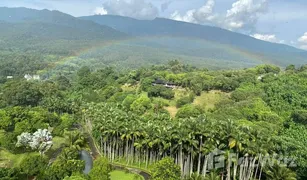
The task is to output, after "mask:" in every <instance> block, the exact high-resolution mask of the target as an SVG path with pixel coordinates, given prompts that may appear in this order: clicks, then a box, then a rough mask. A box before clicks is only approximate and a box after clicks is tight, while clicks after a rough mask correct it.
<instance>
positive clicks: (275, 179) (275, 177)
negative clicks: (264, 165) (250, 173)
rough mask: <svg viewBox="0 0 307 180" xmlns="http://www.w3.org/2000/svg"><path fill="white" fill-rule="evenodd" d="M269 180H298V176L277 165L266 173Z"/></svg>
mask: <svg viewBox="0 0 307 180" xmlns="http://www.w3.org/2000/svg"><path fill="white" fill-rule="evenodd" d="M266 177H267V179H268V180H296V174H295V173H294V172H292V171H291V170H290V169H288V168H286V167H284V166H280V165H278V164H277V163H275V164H274V165H273V166H271V167H269V168H268V170H267V171H266Z"/></svg>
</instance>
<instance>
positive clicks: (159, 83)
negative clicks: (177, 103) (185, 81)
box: [152, 79, 177, 88]
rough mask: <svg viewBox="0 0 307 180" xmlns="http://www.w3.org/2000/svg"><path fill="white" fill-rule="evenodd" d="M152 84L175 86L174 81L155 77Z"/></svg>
mask: <svg viewBox="0 0 307 180" xmlns="http://www.w3.org/2000/svg"><path fill="white" fill-rule="evenodd" d="M152 85H153V86H157V85H161V86H164V87H167V88H175V87H177V86H176V84H175V83H173V82H166V81H163V80H161V79H156V80H155V81H153V82H152Z"/></svg>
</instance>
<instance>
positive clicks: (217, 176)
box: [205, 171, 221, 180]
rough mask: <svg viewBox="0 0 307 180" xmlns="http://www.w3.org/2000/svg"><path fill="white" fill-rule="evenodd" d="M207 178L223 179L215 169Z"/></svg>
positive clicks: (213, 179)
mask: <svg viewBox="0 0 307 180" xmlns="http://www.w3.org/2000/svg"><path fill="white" fill-rule="evenodd" d="M205 180H221V177H220V176H219V175H218V174H217V173H216V172H214V171H212V172H210V173H209V174H208V176H206V177H205Z"/></svg>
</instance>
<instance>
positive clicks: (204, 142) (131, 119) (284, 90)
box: [0, 61, 307, 180]
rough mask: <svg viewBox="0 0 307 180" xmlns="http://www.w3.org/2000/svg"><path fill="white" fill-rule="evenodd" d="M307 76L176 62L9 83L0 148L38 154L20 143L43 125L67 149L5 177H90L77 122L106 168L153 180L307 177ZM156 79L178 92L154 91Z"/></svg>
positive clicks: (299, 71)
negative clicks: (64, 140) (131, 170)
mask: <svg viewBox="0 0 307 180" xmlns="http://www.w3.org/2000/svg"><path fill="white" fill-rule="evenodd" d="M306 73H307V67H306V66H302V67H299V68H295V67H294V66H288V67H287V68H286V69H285V70H281V69H280V68H279V67H275V66H272V65H261V66H257V67H254V68H249V69H244V70H220V71H208V70H207V69H198V68H195V67H192V66H189V65H183V64H181V63H179V62H178V61H171V62H169V63H168V64H167V65H160V66H152V67H146V68H145V67H144V68H139V69H137V70H133V71H120V72H119V71H116V70H115V69H113V68H110V67H108V68H104V69H100V70H96V71H92V70H91V69H90V68H88V67H82V68H80V69H79V70H78V71H77V72H76V73H73V72H72V73H70V74H67V75H66V74H65V76H64V75H61V74H58V75H53V76H52V78H49V79H48V80H44V81H39V82H37V81H26V80H23V79H16V78H15V79H12V80H5V78H3V83H2V84H1V93H0V96H1V99H0V106H1V110H0V121H1V124H0V125H1V126H0V128H1V132H2V134H3V136H0V137H1V141H0V142H1V147H2V148H3V149H5V150H6V151H9V152H11V153H14V154H22V153H26V152H27V153H31V152H33V151H35V149H31V148H26V147H19V146H16V143H17V140H18V138H17V137H18V136H20V135H21V134H22V133H26V132H27V133H35V132H36V131H37V130H38V129H49V130H50V132H51V134H52V136H53V137H68V139H69V141H70V143H69V145H66V146H65V147H64V148H63V147H62V148H61V149H60V154H59V155H57V156H56V160H55V161H54V162H53V163H52V165H51V166H48V165H47V164H48V162H47V161H49V160H50V159H51V158H52V157H53V156H54V153H53V152H50V151H52V150H50V151H47V152H46V153H45V154H43V155H41V156H40V157H41V158H40V159H41V160H40V161H37V160H36V161H34V162H36V163H38V162H39V163H41V164H42V165H37V166H32V167H35V168H31V169H36V168H37V171H34V172H33V171H29V168H26V167H27V166H29V164H27V166H26V165H23V163H21V164H20V167H10V166H9V165H8V166H6V168H5V169H3V170H1V173H0V175H1V176H4V177H5V176H6V177H8V179H9V177H12V178H13V176H15V175H16V176H19V177H20V176H22V175H26V176H36V177H40V178H41V179H44V178H45V177H53V179H64V178H65V177H66V178H69V176H71V177H72V176H79V177H82V178H84V179H87V178H88V179H91V178H92V179H93V177H94V176H93V175H92V176H91V173H90V174H89V175H84V174H82V170H83V168H84V163H83V162H82V161H81V160H79V159H78V153H77V152H78V151H79V150H80V148H83V147H85V146H86V145H85V144H86V143H85V139H84V138H82V136H83V134H82V133H81V134H80V135H79V137H70V138H69V133H67V132H69V130H73V129H74V126H76V124H79V125H80V126H83V127H84V128H85V129H89V130H90V133H91V135H92V136H93V137H94V139H95V143H96V145H97V147H98V149H99V151H100V153H101V154H102V155H103V156H104V157H106V158H107V160H108V161H109V163H119V164H122V165H125V166H134V167H139V168H143V169H146V170H148V171H149V172H151V175H152V178H153V179H221V178H223V179H228V180H230V179H242V180H246V179H306V174H307V172H306V171H307V169H306V168H307V164H306V163H307V161H306V155H307V154H306V152H307V151H306V149H305V139H306V138H304V137H306V133H307V130H306V120H307V111H306V110H305V109H306V107H307V98H306V97H307V96H306V87H307V78H306V76H307V74H306ZM157 79H162V80H164V81H165V82H172V83H174V84H176V87H175V88H174V89H170V88H167V87H165V86H164V85H163V84H162V85H153V82H154V81H155V80H157ZM212 92H214V93H216V94H217V95H216V96H218V97H219V98H218V99H215V100H214V102H210V101H211V100H210V99H209V100H206V99H202V98H201V97H203V96H204V95H206V94H210V93H212ZM201 100H202V101H203V102H201V103H197V102H198V101H201ZM212 101H213V100H212ZM210 103H211V104H212V106H210V108H207V106H206V105H208V104H210ZM174 111H175V112H174ZM73 131H75V132H77V131H81V130H80V129H78V128H77V129H75V130H73ZM80 140H81V141H80ZM214 152H218V153H219V155H221V156H219V157H221V158H222V159H220V160H219V161H220V162H222V163H223V164H224V165H223V166H221V167H219V168H216V167H215V164H212V156H211V155H212V153H214ZM280 157H287V158H288V160H289V161H285V160H280ZM34 158H38V157H36V156H33V157H32V156H29V159H28V160H27V161H28V162H33V161H31V159H32V160H33V159H34ZM53 158H54V157H53ZM283 159H285V158H283ZM34 162H33V163H34ZM96 164H99V163H96ZM171 164H172V165H171ZM293 164H295V165H296V166H294V165H293ZM158 165H161V166H163V165H164V166H165V168H168V169H169V171H168V172H171V173H169V174H167V173H164V169H165V168H164V169H163V168H159V166H158ZM63 166H65V167H67V168H64V169H61V168H60V167H63ZM38 167H39V168H38ZM94 168H95V167H94ZM105 169H108V168H105ZM94 171H95V170H94V169H93V172H94ZM178 172H179V173H178ZM54 174H58V176H55V175H54ZM105 178H106V179H108V178H109V176H105Z"/></svg>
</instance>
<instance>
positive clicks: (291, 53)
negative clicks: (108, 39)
mask: <svg viewBox="0 0 307 180" xmlns="http://www.w3.org/2000/svg"><path fill="white" fill-rule="evenodd" d="M80 19H84V20H91V21H93V22H96V23H99V24H101V25H106V26H109V27H112V28H114V29H116V30H118V31H121V32H124V33H127V34H130V35H134V36H140V37H150V36H166V37H181V38H183V37H186V38H194V39H198V40H205V41H209V42H214V43H218V44H223V45H228V46H231V47H233V48H237V49H240V50H243V51H246V52H249V53H252V54H254V55H259V56H262V57H266V58H267V59H269V60H270V61H271V62H273V63H276V64H278V65H287V64H289V63H294V64H297V65H301V64H304V63H306V62H307V52H306V51H304V50H300V49H297V48H294V47H291V46H288V45H284V44H277V43H270V42H266V41H261V40H258V39H255V38H253V37H250V36H247V35H243V34H240V33H236V32H232V31H228V30H225V29H221V28H218V27H212V26H204V25H198V24H192V23H186V22H180V21H174V20H170V19H163V18H156V19H154V20H136V19H132V18H128V17H121V16H113V15H103V16H100V15H95V16H86V17H80ZM221 53H223V52H221Z"/></svg>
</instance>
